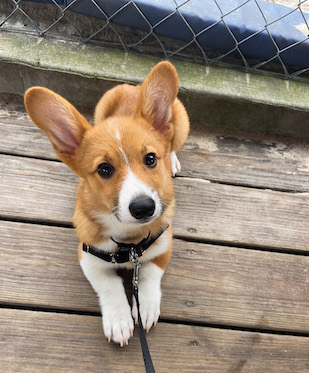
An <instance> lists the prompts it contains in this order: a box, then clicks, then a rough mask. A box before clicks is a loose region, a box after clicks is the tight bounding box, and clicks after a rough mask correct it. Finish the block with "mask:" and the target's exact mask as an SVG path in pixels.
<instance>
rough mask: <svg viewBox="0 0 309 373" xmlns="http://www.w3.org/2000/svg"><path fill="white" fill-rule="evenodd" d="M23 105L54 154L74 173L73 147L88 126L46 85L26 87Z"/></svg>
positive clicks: (68, 104) (71, 106) (65, 101)
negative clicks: (52, 148)
mask: <svg viewBox="0 0 309 373" xmlns="http://www.w3.org/2000/svg"><path fill="white" fill-rule="evenodd" d="M25 106H26V109H27V112H28V114H29V116H30V118H31V119H32V121H33V122H34V123H35V124H36V125H37V126H38V127H39V128H40V129H41V130H42V131H44V132H45V133H46V134H47V136H48V137H49V139H50V141H51V143H52V145H53V147H54V149H55V152H56V154H57V155H58V157H59V158H60V159H61V160H62V161H63V162H64V163H66V164H67V165H68V166H69V167H71V168H72V170H73V171H74V172H76V173H78V172H77V164H76V159H75V156H76V151H77V149H78V147H79V146H80V144H81V142H82V139H83V137H84V135H85V133H86V131H88V130H90V129H91V128H92V126H91V125H90V124H89V123H88V122H87V120H86V119H85V118H84V117H83V116H82V115H81V114H80V113H79V112H78V111H77V110H76V109H75V107H74V106H73V105H71V104H70V103H69V102H68V101H67V100H65V99H64V98H63V97H61V96H60V95H58V94H57V93H55V92H53V91H50V90H49V89H47V88H42V87H32V88H30V89H28V90H27V92H26V94H25Z"/></svg>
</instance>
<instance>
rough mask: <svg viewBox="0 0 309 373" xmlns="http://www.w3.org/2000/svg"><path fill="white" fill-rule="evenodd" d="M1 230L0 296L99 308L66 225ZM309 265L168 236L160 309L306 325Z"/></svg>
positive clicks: (215, 318)
mask: <svg viewBox="0 0 309 373" xmlns="http://www.w3.org/2000/svg"><path fill="white" fill-rule="evenodd" d="M0 237H1V242H0V248H1V250H0V259H1V260H0V272H1V274H2V276H1V278H2V280H1V284H0V302H1V303H2V304H16V305H20V306H23V305H26V306H33V307H37V306H39V307H49V308H58V309H67V310H78V311H90V312H99V307H98V301H97V299H96V296H95V294H94V292H93V290H92V288H91V286H90V284H89V283H88V281H87V280H86V279H85V278H84V276H83V274H82V271H81V269H80V268H79V265H78V261H77V249H76V247H77V239H76V237H75V234H74V231H73V229H68V228H57V227H49V226H40V225H33V224H23V223H14V222H5V221H0ZM192 269H194V270H192ZM308 271H309V258H308V257H305V256H300V255H289V254H281V253H271V252H262V251H255V250H244V249H237V248H230V247H221V246H213V245H206V244H198V243H193V242H185V241H181V240H177V239H175V240H174V253H173V257H172V260H171V262H170V265H169V267H168V270H167V272H166V274H165V276H164V277H163V283H162V286H163V298H162V314H161V316H162V317H163V318H164V319H173V320H178V321H190V322H201V323H212V324H224V325H234V326H240V327H247V328H260V329H276V330H288V331H292V332H309V279H308Z"/></svg>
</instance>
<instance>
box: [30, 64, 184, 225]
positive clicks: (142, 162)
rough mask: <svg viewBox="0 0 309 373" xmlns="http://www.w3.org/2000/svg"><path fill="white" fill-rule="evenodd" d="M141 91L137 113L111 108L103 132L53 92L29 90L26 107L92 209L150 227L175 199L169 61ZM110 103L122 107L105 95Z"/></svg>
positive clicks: (173, 82)
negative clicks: (172, 176) (116, 111)
mask: <svg viewBox="0 0 309 373" xmlns="http://www.w3.org/2000/svg"><path fill="white" fill-rule="evenodd" d="M134 89H136V90H137V95H136V97H137V99H136V100H135V104H134V105H135V107H134V108H133V110H131V113H130V114H128V115H126V113H125V115H123V113H122V114H121V115H117V113H113V111H112V110H109V113H110V114H109V116H108V117H102V118H101V119H102V120H101V122H100V123H99V124H97V125H96V126H95V127H92V126H91V125H90V124H89V123H88V122H87V120H86V119H85V118H84V117H83V116H82V115H81V114H80V113H79V112H78V111H77V110H76V109H75V107H74V106H72V105H71V104H70V103H69V102H68V101H66V100H65V99H64V98H62V97H61V96H59V95H58V94H56V93H54V92H52V91H50V90H48V89H46V88H42V87H33V88H31V89H29V90H28V91H27V92H26V94H25V106H26V108H27V111H28V114H29V116H30V117H31V119H32V121H33V122H34V123H35V124H36V125H37V126H38V127H39V128H40V129H41V130H43V131H44V132H45V133H46V134H47V135H48V137H49V139H50V141H51V143H52V145H53V146H54V149H55V152H56V154H57V155H58V157H59V158H60V159H61V160H62V161H63V162H64V163H66V164H67V165H68V166H69V167H70V168H71V169H72V170H73V171H74V172H75V173H76V174H77V175H78V176H79V177H80V178H81V179H82V183H81V188H82V190H81V192H80V193H81V194H80V195H81V198H82V199H83V201H84V203H85V205H86V206H85V207H84V208H86V209H88V210H90V211H89V212H92V213H93V214H96V215H100V216H101V217H106V218H108V217H110V215H112V216H113V217H114V218H115V219H117V221H119V222H120V223H122V224H129V225H143V224H149V223H151V222H153V221H154V220H156V219H157V218H159V217H160V216H162V214H163V213H164V211H166V210H167V209H168V207H169V206H170V205H171V203H172V201H173V188H172V182H171V169H170V159H169V153H170V144H171V139H172V137H173V131H174V129H173V126H172V125H171V118H172V105H173V103H174V101H175V98H176V96H177V93H178V77H177V73H176V71H175V69H174V67H173V66H172V65H171V64H169V63H167V62H162V63H160V64H158V65H157V66H156V67H155V68H154V69H153V70H152V71H151V72H150V74H149V75H148V76H147V78H146V79H145V81H144V83H143V84H142V85H141V87H135V88H134ZM135 92H136V91H135ZM122 97H123V94H122V95H121V98H122ZM119 99H120V98H119V97H117V95H116V96H115V97H114V98H113V100H116V101H117V100H118V101H119ZM103 104H104V105H105V106H106V105H107V106H115V102H104V97H103ZM120 105H121V104H120ZM118 106H119V104H118ZM132 113H133V114H132Z"/></svg>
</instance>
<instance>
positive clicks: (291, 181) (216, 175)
mask: <svg viewBox="0 0 309 373" xmlns="http://www.w3.org/2000/svg"><path fill="white" fill-rule="evenodd" d="M179 159H180V162H181V165H182V173H181V174H182V175H183V176H187V177H194V178H202V179H207V180H212V181H217V182H220V183H228V184H235V185H244V186H252V187H255V188H266V189H276V190H288V191H300V192H301V191H303V192H308V191H309V145H308V142H307V143H306V142H303V143H302V142H295V141H294V142H291V139H287V138H278V137H270V136H268V137H267V136H263V137H254V136H253V135H252V134H251V135H250V134H246V133H235V132H233V134H228V133H221V134H220V133H214V132H211V131H210V130H209V129H207V127H206V126H201V125H200V126H197V125H193V126H192V128H191V134H190V137H189V138H188V140H187V142H186V144H185V146H184V148H183V150H182V151H181V152H179Z"/></svg>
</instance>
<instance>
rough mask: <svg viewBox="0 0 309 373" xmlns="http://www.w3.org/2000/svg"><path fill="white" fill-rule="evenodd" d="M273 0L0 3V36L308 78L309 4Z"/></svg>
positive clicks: (40, 0)
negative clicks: (66, 41) (28, 37)
mask: <svg viewBox="0 0 309 373" xmlns="http://www.w3.org/2000/svg"><path fill="white" fill-rule="evenodd" d="M274 2H276V4H273V2H266V1H260V0H247V1H245V0H230V1H223V0H166V1H163V0H68V1H65V0H32V1H26V0H1V2H0V31H2V30H3V31H6V32H21V33H29V34H36V35H39V36H46V37H54V38H57V39H63V38H66V39H69V40H73V41H79V42H81V43H93V44H97V45H102V46H105V47H117V48H122V49H123V50H124V51H134V52H138V53H144V54H152V55H156V56H159V57H161V58H165V59H172V58H174V57H175V58H176V57H177V58H184V59H190V60H191V61H196V62H198V63H204V64H205V65H207V66H209V65H212V64H223V65H228V66H231V65H232V66H238V67H242V68H244V69H245V71H246V72H250V71H271V72H272V73H273V74H280V75H281V76H282V75H283V76H285V77H286V78H299V77H300V78H305V79H309V26H308V24H309V0H303V1H297V0H289V1H287V0H274ZM278 2H279V3H281V4H283V5H281V4H277V3H278ZM284 5H288V6H284ZM307 12H308V13H307ZM159 17H160V18H159Z"/></svg>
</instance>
